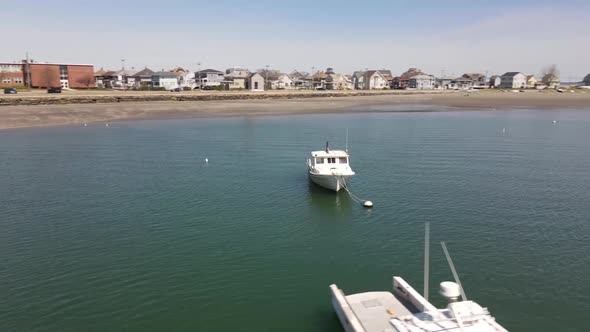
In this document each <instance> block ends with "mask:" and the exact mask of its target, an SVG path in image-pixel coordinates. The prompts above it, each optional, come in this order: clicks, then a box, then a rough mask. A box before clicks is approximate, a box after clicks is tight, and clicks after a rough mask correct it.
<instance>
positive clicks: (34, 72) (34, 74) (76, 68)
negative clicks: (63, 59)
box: [23, 63, 96, 89]
mask: <svg viewBox="0 0 590 332" xmlns="http://www.w3.org/2000/svg"><path fill="white" fill-rule="evenodd" d="M27 67H28V68H29V77H30V79H31V82H30V86H31V87H33V88H48V87H62V88H74V89H76V88H78V89H79V88H82V89H83V88H93V87H95V86H96V83H95V81H94V66H93V65H68V64H56V63H29V64H28V65H27V64H24V65H23V72H24V73H25V77H26V76H27V75H26V74H27Z"/></svg>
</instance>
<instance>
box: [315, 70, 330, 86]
mask: <svg viewBox="0 0 590 332" xmlns="http://www.w3.org/2000/svg"><path fill="white" fill-rule="evenodd" d="M328 77H329V75H328V74H326V73H324V72H317V73H315V74H313V75H312V76H311V84H312V87H313V88H314V89H323V90H325V89H327V80H328Z"/></svg>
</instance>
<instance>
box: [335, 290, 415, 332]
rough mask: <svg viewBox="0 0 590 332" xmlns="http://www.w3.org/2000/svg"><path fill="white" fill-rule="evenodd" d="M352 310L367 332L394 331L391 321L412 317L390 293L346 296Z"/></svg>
mask: <svg viewBox="0 0 590 332" xmlns="http://www.w3.org/2000/svg"><path fill="white" fill-rule="evenodd" d="M346 301H348V304H349V305H350V308H351V309H352V311H353V312H354V314H355V315H356V317H357V318H358V320H359V321H360V323H361V324H362V326H363V328H364V329H365V331H367V332H377V331H379V332H383V331H388V330H389V331H393V330H392V329H391V328H392V326H391V324H390V322H389V320H390V319H391V318H394V317H400V316H406V315H411V314H412V312H410V311H409V310H408V309H407V308H406V307H405V306H404V305H403V304H402V303H401V302H400V300H398V299H397V298H396V297H395V296H394V295H393V294H392V293H390V292H366V293H359V294H353V295H348V296H346Z"/></svg>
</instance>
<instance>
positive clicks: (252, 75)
mask: <svg viewBox="0 0 590 332" xmlns="http://www.w3.org/2000/svg"><path fill="white" fill-rule="evenodd" d="M256 75H258V76H260V77H262V78H264V76H262V75H260V73H250V74H249V75H248V76H247V78H252V77H254V76H256Z"/></svg>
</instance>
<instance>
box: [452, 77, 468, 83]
mask: <svg viewBox="0 0 590 332" xmlns="http://www.w3.org/2000/svg"><path fill="white" fill-rule="evenodd" d="M452 81H453V82H472V80H471V79H469V78H467V77H463V76H460V77H457V78H454V79H453V80H452Z"/></svg>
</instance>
